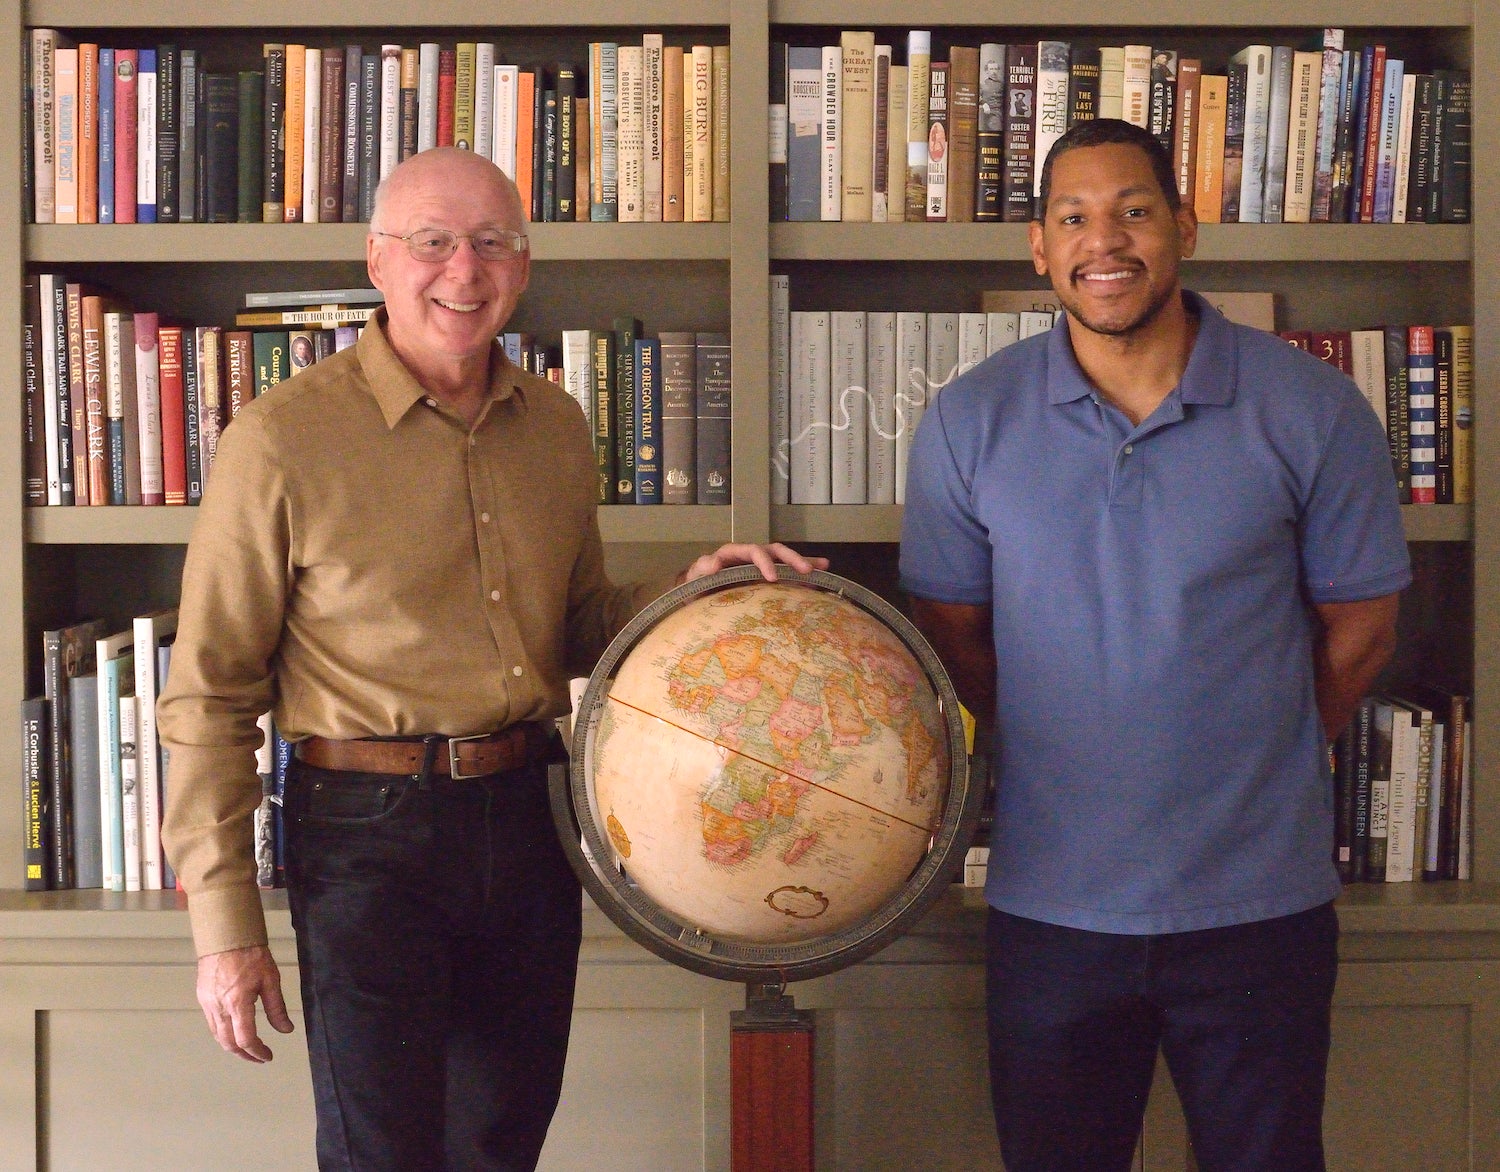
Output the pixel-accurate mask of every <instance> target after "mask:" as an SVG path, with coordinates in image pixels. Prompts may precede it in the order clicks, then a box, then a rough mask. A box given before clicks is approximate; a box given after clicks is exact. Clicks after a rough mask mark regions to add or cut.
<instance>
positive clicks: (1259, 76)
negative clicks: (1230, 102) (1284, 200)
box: [1235, 45, 1272, 224]
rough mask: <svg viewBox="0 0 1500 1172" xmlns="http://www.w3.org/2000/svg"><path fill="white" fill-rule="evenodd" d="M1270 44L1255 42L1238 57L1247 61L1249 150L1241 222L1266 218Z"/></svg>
mask: <svg viewBox="0 0 1500 1172" xmlns="http://www.w3.org/2000/svg"><path fill="white" fill-rule="evenodd" d="M1271 57H1272V51H1271V46H1270V45H1251V46H1249V47H1248V48H1246V49H1245V50H1243V51H1242V52H1241V53H1239V54H1236V57H1235V59H1236V60H1239V59H1241V58H1243V60H1244V62H1245V67H1246V68H1245V153H1244V163H1243V166H1242V169H1241V171H1240V212H1239V218H1240V222H1241V223H1243V224H1259V223H1261V222H1263V220H1264V218H1265V184H1266V158H1267V154H1268V150H1269V146H1270V128H1271Z"/></svg>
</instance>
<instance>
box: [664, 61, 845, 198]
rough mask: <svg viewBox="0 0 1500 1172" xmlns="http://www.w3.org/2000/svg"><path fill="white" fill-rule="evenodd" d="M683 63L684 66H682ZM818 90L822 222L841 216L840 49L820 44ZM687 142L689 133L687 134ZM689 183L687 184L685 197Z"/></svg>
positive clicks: (819, 194)
mask: <svg viewBox="0 0 1500 1172" xmlns="http://www.w3.org/2000/svg"><path fill="white" fill-rule="evenodd" d="M686 67H687V66H686V64H684V68H686ZM820 76H821V77H822V81H823V89H822V93H821V94H820V95H819V98H818V120H819V129H818V144H819V147H818V152H819V153H818V160H819V162H818V176H819V178H818V218H819V219H820V220H823V221H825V222H827V221H838V220H841V219H843V214H844V212H843V200H844V182H843V175H844V159H843V140H842V138H841V137H840V135H839V125H840V122H841V121H842V118H843V76H844V51H843V49H842V48H841V47H840V46H838V45H824V46H823V52H822V73H821V75H820ZM688 137H689V142H690V143H691V139H692V135H689V136H688ZM691 195H692V185H691V183H690V184H689V197H690V198H691Z"/></svg>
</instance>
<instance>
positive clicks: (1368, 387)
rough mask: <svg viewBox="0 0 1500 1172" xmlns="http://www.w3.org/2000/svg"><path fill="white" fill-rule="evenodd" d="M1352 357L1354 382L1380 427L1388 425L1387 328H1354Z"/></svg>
mask: <svg viewBox="0 0 1500 1172" xmlns="http://www.w3.org/2000/svg"><path fill="white" fill-rule="evenodd" d="M1349 360H1350V364H1351V366H1352V367H1353V369H1354V385H1355V386H1357V387H1359V389H1360V393H1361V394H1363V395H1364V397H1365V400H1366V401H1367V402H1368V403H1369V404H1370V407H1371V409H1372V410H1373V411H1374V412H1375V415H1376V417H1377V418H1378V419H1379V420H1380V426H1381V427H1382V428H1384V427H1385V426H1386V399H1385V396H1386V386H1385V331H1384V330H1351V331H1350V332H1349Z"/></svg>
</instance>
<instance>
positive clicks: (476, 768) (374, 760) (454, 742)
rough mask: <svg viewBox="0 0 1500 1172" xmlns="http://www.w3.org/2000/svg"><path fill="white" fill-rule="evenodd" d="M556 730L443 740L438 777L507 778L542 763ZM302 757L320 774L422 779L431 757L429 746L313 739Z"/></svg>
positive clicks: (520, 728)
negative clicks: (499, 775) (401, 775)
mask: <svg viewBox="0 0 1500 1172" xmlns="http://www.w3.org/2000/svg"><path fill="white" fill-rule="evenodd" d="M551 730H552V726H551V724H550V723H549V724H545V725H543V724H534V723H527V724H513V725H511V726H510V727H509V728H506V729H501V730H500V731H499V732H497V733H479V734H478V735H475V736H467V737H438V738H436V740H437V751H436V752H435V753H434V754H433V760H432V772H433V774H434V775H436V776H438V777H449V778H452V779H454V780H455V781H463V780H467V779H469V778H473V777H486V776H488V775H489V774H491V773H504V772H505V771H507V770H509V769H519V768H520V767H521V766H522V765H527V764H530V763H531V762H532V761H536V760H539V759H541V757H542V756H544V755H545V753H546V752H547V750H548V745H549V743H550V742H551V740H552V731H551ZM296 752H297V757H298V759H299V760H301V761H306V762H307V763H308V764H309V765H312V766H315V767H316V768H318V769H337V770H342V771H344V772H349V773H420V772H421V771H422V763H423V761H424V760H425V759H426V756H427V742H426V741H425V740H411V741H380V740H360V741H335V740H330V739H329V738H327V737H308V738H307V739H306V740H303V741H298V742H297V746H296Z"/></svg>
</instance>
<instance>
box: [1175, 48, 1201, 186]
mask: <svg viewBox="0 0 1500 1172" xmlns="http://www.w3.org/2000/svg"><path fill="white" fill-rule="evenodd" d="M1202 81H1203V63H1202V61H1200V60H1199V59H1198V58H1196V57H1180V58H1178V61H1177V108H1176V110H1174V111H1173V117H1172V170H1173V172H1174V173H1175V174H1176V176H1177V196H1178V198H1179V199H1180V200H1182V202H1183V203H1187V204H1191V203H1192V200H1193V185H1194V183H1195V182H1196V180H1197V177H1198V96H1199V92H1200V89H1201V87H1202Z"/></svg>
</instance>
